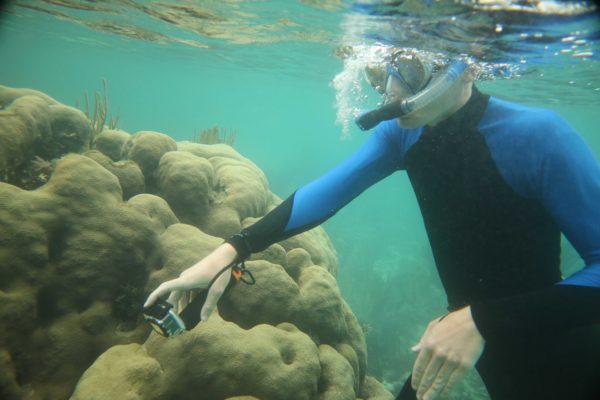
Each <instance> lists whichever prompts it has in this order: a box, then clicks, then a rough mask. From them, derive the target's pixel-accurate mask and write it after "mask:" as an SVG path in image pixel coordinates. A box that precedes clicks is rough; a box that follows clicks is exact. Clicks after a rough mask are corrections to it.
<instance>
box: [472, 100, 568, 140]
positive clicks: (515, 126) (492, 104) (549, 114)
mask: <svg viewBox="0 0 600 400" xmlns="http://www.w3.org/2000/svg"><path fill="white" fill-rule="evenodd" d="M479 127H480V130H481V131H482V133H484V134H500V135H505V136H507V137H510V138H512V139H518V138H524V139H529V140H534V141H544V140H546V139H549V138H550V137H549V136H548V135H552V136H551V138H559V137H560V136H564V135H569V134H572V133H574V130H573V129H572V128H571V126H570V125H569V124H568V123H567V122H566V121H565V120H564V119H563V118H562V117H561V116H560V115H559V114H558V113H556V112H554V111H552V110H549V109H546V108H538V107H529V106H524V105H521V104H516V103H512V102H509V101H505V100H501V99H498V98H496V97H490V101H489V103H488V107H487V110H486V112H485V114H484V116H483V118H482V120H481V123H480V126H479Z"/></svg>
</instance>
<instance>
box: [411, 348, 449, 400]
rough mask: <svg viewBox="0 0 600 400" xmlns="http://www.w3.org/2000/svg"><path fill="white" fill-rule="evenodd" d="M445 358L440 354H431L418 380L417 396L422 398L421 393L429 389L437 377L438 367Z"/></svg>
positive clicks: (439, 367)
mask: <svg viewBox="0 0 600 400" xmlns="http://www.w3.org/2000/svg"><path fill="white" fill-rule="evenodd" d="M444 361H445V359H444V358H443V357H440V356H435V355H434V356H433V357H431V359H430V360H429V363H428V364H427V367H426V368H425V372H423V376H422V377H421V381H420V382H419V386H418V389H417V398H419V399H422V398H423V395H424V394H425V393H426V392H427V391H429V389H431V386H432V384H433V383H434V380H435V379H436V378H437V377H438V375H439V372H440V369H441V368H442V366H443V365H444Z"/></svg>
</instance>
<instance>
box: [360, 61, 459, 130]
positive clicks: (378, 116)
mask: <svg viewBox="0 0 600 400" xmlns="http://www.w3.org/2000/svg"><path fill="white" fill-rule="evenodd" d="M466 69H467V64H466V63H465V62H464V61H462V60H457V61H454V62H453V63H452V64H450V66H449V67H448V69H447V70H446V71H445V72H444V73H443V74H442V75H440V76H439V77H438V78H437V79H434V81H433V82H431V84H429V85H428V86H427V87H425V89H423V90H422V91H420V92H419V93H416V94H415V95H413V96H410V97H409V98H407V99H404V100H395V101H393V102H391V103H388V104H384V105H383V106H381V107H379V108H376V109H375V110H371V111H367V112H365V113H364V114H362V115H360V116H359V117H358V118H357V119H356V120H355V122H356V125H358V127H359V128H360V129H361V130H363V131H368V130H370V129H372V128H374V127H375V126H377V125H378V124H379V123H381V122H383V121H388V120H390V119H394V118H399V117H402V116H403V115H406V114H408V113H410V112H413V111H416V110H420V109H422V108H424V107H426V106H428V105H429V104H431V103H432V102H433V101H434V100H436V99H437V98H439V97H440V96H441V95H442V94H443V93H444V92H445V91H446V90H448V89H449V88H450V86H452V84H453V83H454V82H456V80H457V79H458V78H459V77H460V76H461V75H462V74H463V72H465V70H466Z"/></svg>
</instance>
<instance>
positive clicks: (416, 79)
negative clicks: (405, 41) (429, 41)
mask: <svg viewBox="0 0 600 400" xmlns="http://www.w3.org/2000/svg"><path fill="white" fill-rule="evenodd" d="M438 69H439V67H438V66H437V65H435V64H434V63H433V62H430V61H427V60H425V59H423V57H422V56H421V55H419V54H418V53H417V52H416V51H411V50H405V49H402V50H396V51H394V52H393V53H392V56H391V59H390V61H389V63H388V65H387V75H386V82H385V91H384V95H385V101H384V102H385V103H389V102H391V101H393V100H398V99H405V98H407V97H410V96H413V95H415V94H417V93H418V92H420V91H421V90H423V89H425V88H426V87H427V85H428V84H429V83H430V82H431V77H432V76H433V74H434V73H435V72H437V71H438Z"/></svg>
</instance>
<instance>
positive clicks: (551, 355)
mask: <svg viewBox="0 0 600 400" xmlns="http://www.w3.org/2000/svg"><path fill="white" fill-rule="evenodd" d="M396 170H406V171H407V172H408V175H409V178H410V181H411V184H412V186H413V189H414V190H415V193H416V196H417V199H418V202H419V206H420V208H421V212H422V214H423V218H424V221H425V227H426V230H427V234H428V237H429V240H430V243H431V246H432V250H433V254H434V258H435V262H436V266H437V269H438V272H439V274H440V277H441V280H442V283H443V285H444V288H445V290H446V294H447V297H448V305H449V307H448V308H449V310H451V311H452V310H456V309H458V308H461V307H464V306H466V305H470V306H471V311H472V315H473V319H474V321H475V323H476V325H477V327H478V329H479V331H480V333H481V334H482V336H483V337H484V339H485V341H486V344H485V348H484V352H483V354H482V356H481V358H480V360H479V362H478V363H477V370H478V371H479V373H480V375H481V377H482V379H483V381H484V383H485V385H486V387H487V389H488V391H489V393H490V395H491V397H492V399H494V400H499V399H507V400H508V399H510V400H514V399H597V398H600V329H598V325H597V324H598V323H600V210H599V209H600V166H599V165H598V162H597V161H596V159H595V158H594V156H593V155H592V153H591V151H590V150H589V149H588V148H587V146H586V145H585V144H584V143H583V141H582V140H581V139H580V137H579V136H578V135H577V133H576V132H575V131H574V130H573V129H572V128H571V127H570V126H569V125H568V124H566V122H564V120H562V119H561V118H560V117H558V116H557V115H556V114H555V113H552V112H550V111H547V110H541V109H533V108H526V107H522V106H518V105H515V104H512V103H508V102H504V101H501V100H498V99H495V98H490V97H488V96H486V95H484V94H481V93H480V92H478V91H477V90H474V92H473V95H472V96H471V98H470V100H469V101H468V103H467V104H466V105H465V106H464V107H462V108H461V110H459V111H458V112H457V113H455V114H454V115H453V116H451V117H450V118H449V119H447V120H445V121H444V122H443V123H441V124H439V125H438V126H436V127H425V128H418V129H411V130H409V129H401V128H400V127H399V126H398V125H397V123H396V122H395V121H386V122H384V123H381V124H380V125H379V126H378V127H377V129H376V131H375V133H374V134H373V136H372V137H371V138H370V139H369V140H368V141H367V143H365V145H363V146H362V147H361V148H360V149H359V150H358V151H357V152H356V153H355V154H354V155H353V156H351V157H350V158H349V159H348V160H346V161H344V162H343V163H342V164H340V165H339V166H338V167H336V168H334V169H333V170H332V171H330V172H329V173H327V174H326V175H324V176H323V177H321V178H319V179H317V180H316V181H314V182H312V183H310V184H308V185H306V186H304V187H303V188H301V189H299V190H298V191H297V192H295V193H294V195H292V196H291V197H290V198H288V199H287V200H285V201H284V202H283V203H282V204H281V205H280V206H278V207H277V208H276V209H274V210H273V211H272V212H271V213H269V214H268V215H267V216H265V217H264V218H263V219H262V220H260V221H259V222H257V223H256V224H254V225H253V226H251V227H250V228H248V229H246V230H244V231H243V232H242V234H241V235H236V236H235V237H234V238H232V239H230V242H231V243H232V244H233V245H234V246H235V247H236V249H237V250H238V252H239V253H240V254H241V256H242V257H245V256H247V255H248V254H249V253H250V252H255V251H260V250H262V249H264V248H266V247H267V246H268V245H270V244H272V243H274V242H276V241H279V240H282V239H284V238H287V237H289V236H292V235H294V234H296V233H299V232H302V231H305V230H307V229H309V228H311V227H314V226H316V225H318V224H320V223H321V222H323V221H324V220H325V219H327V218H329V217H330V216H332V215H333V214H335V212H337V211H338V210H339V209H340V208H341V207H343V206H344V205H345V204H347V203H348V202H349V201H351V200H352V199H353V198H354V197H356V196H357V195H358V194H360V193H361V192H362V191H363V190H365V189H366V188H367V187H369V186H370V185H372V184H373V183H375V182H377V181H379V180H380V179H382V178H384V177H385V176H388V175H389V174H390V173H392V172H394V171H396ZM561 232H563V233H564V234H565V236H566V237H567V238H568V239H569V240H570V241H571V243H572V244H573V245H574V247H575V248H576V249H577V251H578V252H579V254H580V255H581V256H582V258H583V259H584V261H585V264H586V266H585V268H583V269H582V270H581V271H579V272H577V273H576V274H574V275H573V276H571V277H569V278H567V279H565V280H561V272H560V234H561ZM398 398H399V399H410V398H414V392H413V391H412V389H410V385H408V384H407V385H405V388H404V389H403V392H402V393H401V395H400V396H399V397H398Z"/></svg>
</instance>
